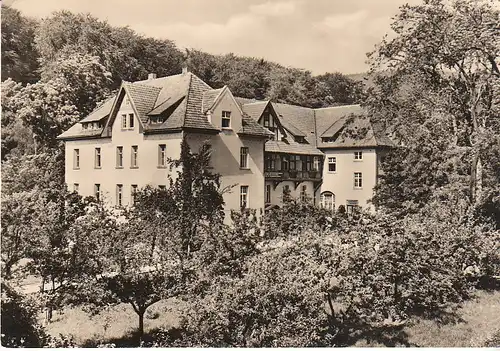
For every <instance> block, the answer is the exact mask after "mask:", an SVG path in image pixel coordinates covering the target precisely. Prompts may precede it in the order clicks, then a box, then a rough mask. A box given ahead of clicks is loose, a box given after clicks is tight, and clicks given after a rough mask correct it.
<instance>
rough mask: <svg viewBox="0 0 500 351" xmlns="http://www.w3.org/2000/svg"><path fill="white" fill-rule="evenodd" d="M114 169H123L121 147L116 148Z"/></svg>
mask: <svg viewBox="0 0 500 351" xmlns="http://www.w3.org/2000/svg"><path fill="white" fill-rule="evenodd" d="M116 167H117V168H122V167H123V146H117V147H116Z"/></svg>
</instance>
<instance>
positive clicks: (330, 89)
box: [316, 72, 363, 106]
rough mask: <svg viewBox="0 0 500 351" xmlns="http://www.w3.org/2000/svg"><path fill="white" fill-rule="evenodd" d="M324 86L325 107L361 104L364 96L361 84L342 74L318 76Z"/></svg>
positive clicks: (323, 98)
mask: <svg viewBox="0 0 500 351" xmlns="http://www.w3.org/2000/svg"><path fill="white" fill-rule="evenodd" d="M316 79H317V80H318V81H319V82H320V83H321V84H323V89H324V90H325V91H324V92H323V94H324V95H322V100H323V101H321V102H322V103H323V106H332V105H338V104H355V103H359V102H361V97H362V94H363V91H362V84H361V82H355V81H354V80H352V79H350V78H349V77H347V76H345V75H343V74H342V73H340V72H335V73H325V74H322V75H319V76H316Z"/></svg>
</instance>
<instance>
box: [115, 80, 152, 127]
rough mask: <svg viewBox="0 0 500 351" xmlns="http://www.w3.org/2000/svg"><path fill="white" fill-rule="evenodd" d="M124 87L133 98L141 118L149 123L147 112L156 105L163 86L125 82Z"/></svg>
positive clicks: (143, 121)
mask: <svg viewBox="0 0 500 351" xmlns="http://www.w3.org/2000/svg"><path fill="white" fill-rule="evenodd" d="M123 87H124V88H125V90H126V91H127V93H128V94H129V96H130V98H131V99H132V102H133V104H134V106H135V109H136V112H137V113H138V114H139V119H140V120H141V121H142V123H143V124H145V123H147V122H148V117H147V113H148V112H149V111H151V110H152V109H153V107H154V106H155V103H156V99H157V98H158V95H159V94H160V91H161V88H159V87H155V86H149V85H144V84H138V83H125V84H124V85H123Z"/></svg>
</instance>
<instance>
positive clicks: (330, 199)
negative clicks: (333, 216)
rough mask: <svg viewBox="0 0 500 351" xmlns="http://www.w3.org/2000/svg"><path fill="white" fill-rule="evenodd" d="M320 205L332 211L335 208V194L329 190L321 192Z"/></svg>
mask: <svg viewBox="0 0 500 351" xmlns="http://www.w3.org/2000/svg"><path fill="white" fill-rule="evenodd" d="M321 207H323V208H326V209H327V210H330V211H333V210H334V209H335V195H334V194H333V193H332V192H330V191H325V192H323V193H321Z"/></svg>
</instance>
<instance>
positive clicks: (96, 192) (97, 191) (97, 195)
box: [94, 184, 101, 201]
mask: <svg viewBox="0 0 500 351" xmlns="http://www.w3.org/2000/svg"><path fill="white" fill-rule="evenodd" d="M94 196H95V198H96V200H97V201H101V184H94Z"/></svg>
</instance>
